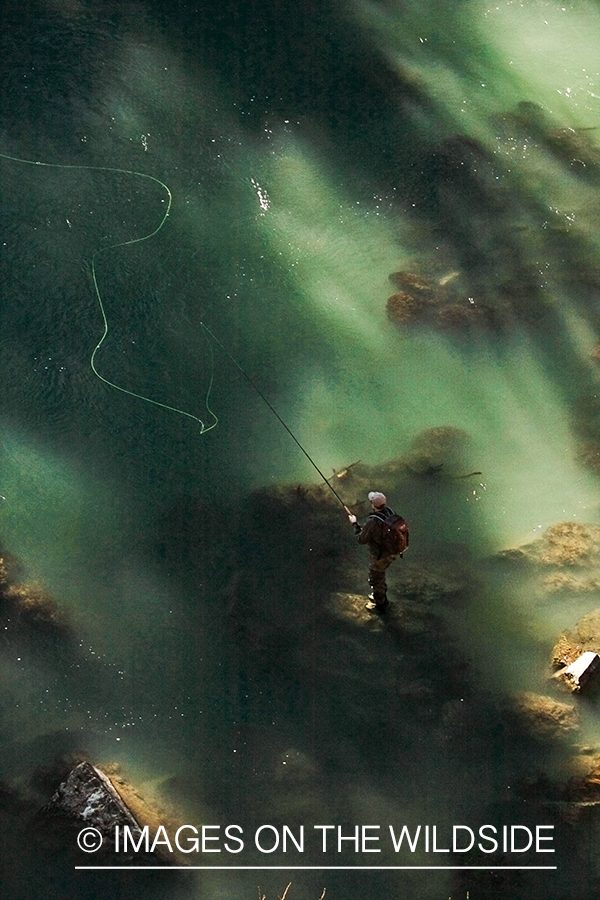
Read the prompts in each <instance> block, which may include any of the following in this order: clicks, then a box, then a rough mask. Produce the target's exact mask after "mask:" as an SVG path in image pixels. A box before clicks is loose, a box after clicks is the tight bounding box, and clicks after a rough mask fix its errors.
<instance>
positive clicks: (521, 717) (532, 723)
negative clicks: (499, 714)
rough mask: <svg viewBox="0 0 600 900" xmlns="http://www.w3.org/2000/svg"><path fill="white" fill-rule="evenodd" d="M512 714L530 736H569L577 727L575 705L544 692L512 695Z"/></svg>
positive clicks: (549, 738)
mask: <svg viewBox="0 0 600 900" xmlns="http://www.w3.org/2000/svg"><path fill="white" fill-rule="evenodd" d="M513 704H514V705H513V708H512V710H511V713H510V714H509V717H510V715H511V714H512V715H514V717H515V719H516V723H517V725H518V726H519V728H520V729H523V730H525V731H526V732H527V733H528V734H529V735H530V736H531V737H535V738H538V739H542V740H554V739H556V738H565V737H568V736H570V734H571V733H572V732H573V731H576V730H577V729H578V728H579V722H578V716H577V712H576V710H575V707H574V706H572V705H570V704H567V703H561V702H559V701H558V700H554V699H553V698H552V697H548V696H546V695H544V694H536V693H533V692H532V691H521V692H519V693H518V694H516V695H515V696H514V697H513Z"/></svg>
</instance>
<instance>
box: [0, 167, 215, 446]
mask: <svg viewBox="0 0 600 900" xmlns="http://www.w3.org/2000/svg"><path fill="white" fill-rule="evenodd" d="M0 159H7V160H10V161H11V162H16V163H21V164H24V165H28V166H44V167H46V168H50V169H78V170H80V171H87V172H113V173H115V174H120V175H131V176H133V177H134V178H145V179H147V180H148V181H153V182H154V183H155V184H158V185H159V186H160V187H161V188H162V189H163V190H164V191H165V192H166V194H167V208H166V210H165V212H164V213H163V215H162V217H161V220H160V222H159V223H158V225H157V226H156V228H154V230H153V231H150V232H148V234H144V235H142V236H141V237H137V238H131V239H130V240H128V241H119V242H117V243H116V244H110V245H108V246H107V247H101V248H100V249H99V250H96V251H95V252H94V253H93V254H92V257H91V260H90V268H91V274H92V283H93V285H94V292H95V294H96V299H97V301H98V306H99V307H100V314H101V316H102V323H103V330H102V335H101V337H100V340H99V341H98V343H97V344H96V346H95V347H94V349H93V351H92V354H91V356H90V368H91V370H92V372H93V373H94V375H95V376H96V377H97V378H98V379H99V380H100V381H102V382H103V383H104V384H106V385H107V386H108V387H111V388H113V389H114V390H116V391H120V392H121V393H122V394H127V395H128V396H130V397H134V398H136V399H137V400H142V401H143V402H144V403H150V404H152V406H158V407H160V408H161V409H166V410H168V411H169V412H174V413H176V414H177V415H180V416H186V417H187V418H188V419H192V420H193V421H194V422H198V424H199V425H200V434H204V433H205V432H208V431H211V429H213V428H215V427H216V425H217V424H218V421H219V420H218V418H217V416H216V415H215V413H214V412H213V411H212V409H211V408H210V406H209V398H210V393H211V390H212V385H213V378H214V364H213V352H212V346H211V344H210V342H209V341H208V340H207V341H206V342H207V344H208V346H209V348H210V353H211V376H210V381H209V385H208V389H207V392H206V397H205V401H204V404H205V408H206V410H207V412H208V413H209V415H210V416H212V419H213V422H212V424H210V425H207V424H206V423H205V422H204V421H203V420H202V419H201V418H199V416H196V415H194V414H193V413H190V412H187V411H186V410H184V409H179V408H178V407H177V406H171V405H170V404H168V403H162V402H161V401H160V400H153V399H152V398H151V397H146V396H144V395H143V394H138V393H137V392H136V391H132V390H129V388H126V387H123V385H120V384H117V383H116V382H114V381H111V380H110V379H109V378H106V377H105V376H104V375H102V374H101V373H100V372H99V371H98V368H97V366H96V357H97V355H98V353H99V351H100V349H101V347H102V345H103V344H104V342H105V340H106V338H107V337H108V332H109V325H108V317H107V315H106V310H105V308H104V303H103V301H102V294H101V293H100V288H99V286H98V278H97V275H96V261H97V259H98V258H99V257H100V255H101V254H102V253H107V252H108V251H109V250H116V249H117V248H119V247H129V246H132V245H133V244H141V243H142V242H143V241H148V240H150V238H153V237H154V236H155V235H157V234H158V233H159V231H160V230H161V229H162V227H163V225H164V224H165V222H166V221H167V219H168V217H169V213H170V211H171V206H172V203H173V195H172V194H171V191H170V189H169V188H168V187H167V185H166V184H164V182H162V181H160V179H158V178H155V177H154V176H153V175H147V174H146V173H145V172H134V171H133V170H130V169H119V168H116V167H114V166H80V165H71V164H67V163H49V162H40V161H39V160H33V159H22V158H20V157H18V156H10V155H9V154H7V153H0ZM203 334H204V332H203ZM204 337H205V339H206V336H205V335H204Z"/></svg>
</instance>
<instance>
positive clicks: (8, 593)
mask: <svg viewBox="0 0 600 900" xmlns="http://www.w3.org/2000/svg"><path fill="white" fill-rule="evenodd" d="M4 598H5V601H7V603H8V605H9V607H10V606H12V608H13V615H14V614H16V616H17V618H18V620H19V624H20V625H22V626H23V625H24V626H26V627H28V628H32V629H34V630H37V631H48V632H58V631H60V632H65V631H67V630H68V624H67V621H66V618H65V616H64V614H63V612H62V611H61V609H60V607H59V605H58V603H57V602H56V600H54V598H53V597H51V596H50V594H48V592H47V591H45V590H44V588H43V587H41V586H40V585H39V584H37V583H35V582H32V583H21V584H13V585H10V586H9V587H7V588H6V590H5V591H4Z"/></svg>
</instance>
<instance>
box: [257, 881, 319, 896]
mask: <svg viewBox="0 0 600 900" xmlns="http://www.w3.org/2000/svg"><path fill="white" fill-rule="evenodd" d="M291 886H292V882H291V881H290V883H289V884H288V885H287V887H286V889H285V891H284V892H283V894H282V895H281V897H279V900H286V897H287V894H288V891H289V889H290V888H291ZM326 891H327V888H323V893H322V894H321V896H320V897H319V900H325V893H326ZM258 900H267V895H266V894H261V891H260V888H259V889H258Z"/></svg>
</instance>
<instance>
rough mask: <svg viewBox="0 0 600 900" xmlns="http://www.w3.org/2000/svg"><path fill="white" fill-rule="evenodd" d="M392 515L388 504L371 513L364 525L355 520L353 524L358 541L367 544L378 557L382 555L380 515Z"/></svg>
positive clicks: (381, 522) (381, 523) (385, 516)
mask: <svg viewBox="0 0 600 900" xmlns="http://www.w3.org/2000/svg"><path fill="white" fill-rule="evenodd" d="M393 515H394V510H393V509H392V508H391V507H389V506H384V507H383V509H382V510H380V511H379V512H377V513H371V514H370V515H369V517H368V519H367V521H366V522H365V524H364V525H359V524H358V522H357V523H356V524H355V526H354V531H355V533H356V536H357V538H358V543H359V544H368V545H369V549H370V551H371V553H372V554H373V555H374V556H377V557H380V556H381V555H382V548H381V540H382V537H383V520H382V519H381V518H380V517H381V516H383V517H384V518H387V517H388V516H393Z"/></svg>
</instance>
